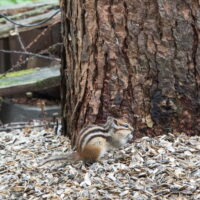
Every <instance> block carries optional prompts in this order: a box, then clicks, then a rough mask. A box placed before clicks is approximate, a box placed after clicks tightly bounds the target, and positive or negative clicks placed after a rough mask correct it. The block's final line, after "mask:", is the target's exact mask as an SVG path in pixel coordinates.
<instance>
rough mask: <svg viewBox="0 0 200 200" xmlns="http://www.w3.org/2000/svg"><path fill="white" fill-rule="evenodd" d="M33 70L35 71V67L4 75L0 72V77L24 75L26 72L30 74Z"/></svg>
mask: <svg viewBox="0 0 200 200" xmlns="http://www.w3.org/2000/svg"><path fill="white" fill-rule="evenodd" d="M35 71H37V68H34V69H25V70H20V71H17V72H9V73H7V74H6V76H3V74H0V79H4V78H11V77H17V76H23V75H26V74H31V73H33V72H35Z"/></svg>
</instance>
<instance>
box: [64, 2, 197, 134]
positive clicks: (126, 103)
mask: <svg viewBox="0 0 200 200" xmlns="http://www.w3.org/2000/svg"><path fill="white" fill-rule="evenodd" d="M61 8H62V27H63V40H64V51H63V64H62V100H63V125H64V132H65V134H67V135H69V136H70V135H71V134H72V133H74V132H76V131H77V130H79V129H80V128H81V127H82V126H83V125H85V124H87V123H89V122H92V123H99V122H102V121H104V120H105V119H106V117H107V116H108V115H113V116H116V117H125V118H127V119H128V120H129V121H130V122H131V123H132V124H133V126H134V127H135V129H136V133H137V134H138V135H140V136H142V135H143V134H159V133H164V132H166V131H179V132H180V131H184V132H187V133H189V134H197V133H199V132H200V88H199V86H200V41H199V38H200V2H199V1H198V0H176V1H174V0H155V1H150V0H141V1H138V0H67V1H66V0H61Z"/></svg>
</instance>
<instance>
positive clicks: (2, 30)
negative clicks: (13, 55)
mask: <svg viewBox="0 0 200 200" xmlns="http://www.w3.org/2000/svg"><path fill="white" fill-rule="evenodd" d="M54 13H55V10H51V11H49V12H48V13H44V14H41V15H38V16H33V17H29V18H27V19H23V20H18V21H17V22H18V23H20V24H33V23H36V22H40V21H42V20H45V19H48V18H49V17H50V16H52V15H53V14H54ZM58 22H60V13H58V14H57V15H56V16H55V17H54V18H53V19H52V20H50V21H48V22H47V23H45V24H42V25H38V26H34V28H39V27H43V26H47V25H49V24H53V23H58ZM14 27H15V25H14V24H12V23H9V24H4V25H1V26H0V38H4V37H8V36H10V35H15V32H14V31H13V30H14ZM32 29H33V27H19V28H18V31H19V32H24V31H28V30H32Z"/></svg>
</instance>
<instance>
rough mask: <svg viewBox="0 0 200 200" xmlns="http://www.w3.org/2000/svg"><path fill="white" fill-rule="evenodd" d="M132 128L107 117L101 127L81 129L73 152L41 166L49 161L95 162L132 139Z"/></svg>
mask: <svg viewBox="0 0 200 200" xmlns="http://www.w3.org/2000/svg"><path fill="white" fill-rule="evenodd" d="M132 134H133V127H132V126H131V125H130V124H128V123H126V122H124V121H122V120H120V119H115V118H112V117H108V118H107V121H106V123H105V124H103V125H101V126H100V125H89V126H86V127H85V128H83V129H82V130H81V131H80V132H79V133H78V134H77V135H76V138H75V141H74V147H75V148H74V150H75V152H73V153H71V154H68V155H63V156H57V157H52V158H50V159H47V160H45V161H44V162H43V163H42V165H44V164H45V163H47V162H50V161H56V160H66V161H69V162H70V161H71V162H76V161H79V160H83V161H85V162H95V161H97V160H99V158H101V157H102V156H103V155H104V154H105V153H106V152H107V151H108V150H109V149H112V148H113V147H120V146H123V145H124V144H126V143H127V142H128V141H130V140H131V139H132V138H133V135H132Z"/></svg>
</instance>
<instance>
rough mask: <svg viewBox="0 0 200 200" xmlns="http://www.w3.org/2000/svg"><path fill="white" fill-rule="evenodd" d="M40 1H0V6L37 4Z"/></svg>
mask: <svg viewBox="0 0 200 200" xmlns="http://www.w3.org/2000/svg"><path fill="white" fill-rule="evenodd" d="M38 1H41V0H0V6H7V5H13V4H18V3H27V2H38Z"/></svg>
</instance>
